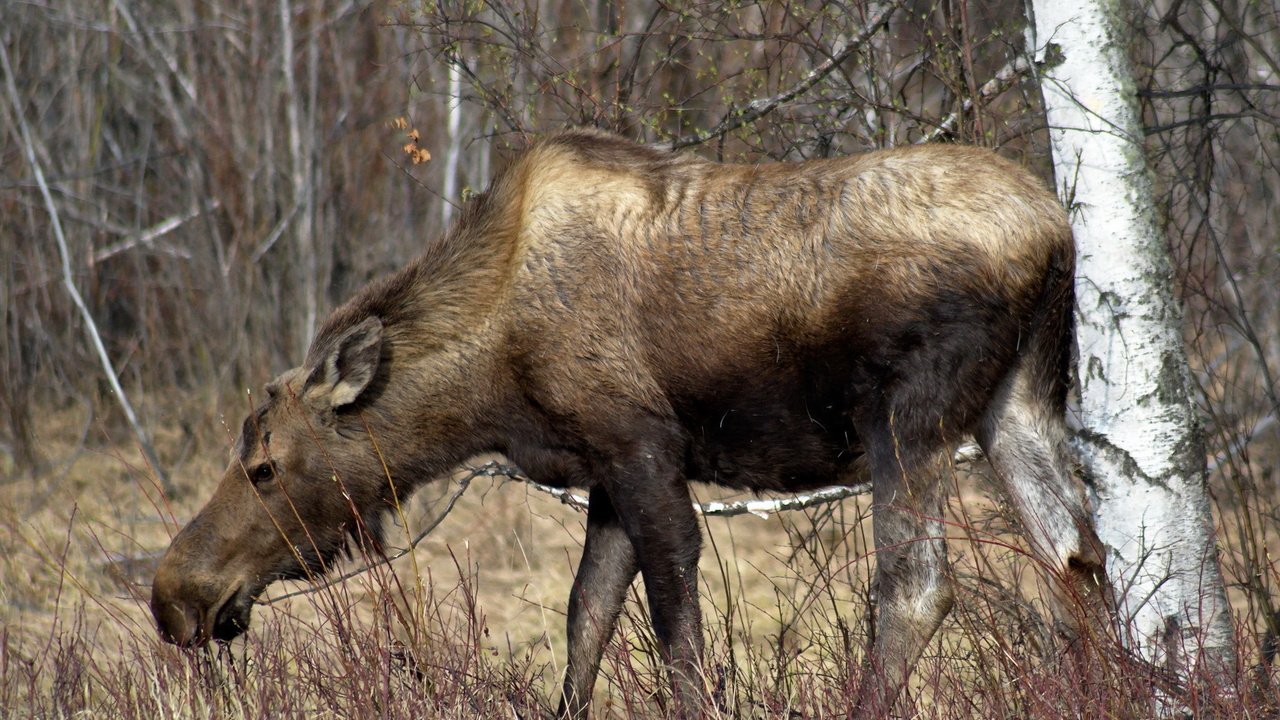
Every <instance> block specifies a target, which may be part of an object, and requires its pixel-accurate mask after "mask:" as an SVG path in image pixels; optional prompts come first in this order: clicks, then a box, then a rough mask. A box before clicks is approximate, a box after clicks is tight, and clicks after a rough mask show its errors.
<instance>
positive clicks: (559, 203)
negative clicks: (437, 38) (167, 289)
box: [151, 129, 1110, 718]
mask: <svg viewBox="0 0 1280 720" xmlns="http://www.w3.org/2000/svg"><path fill="white" fill-rule="evenodd" d="M1074 252H1075V251H1074V247H1073V243H1072V237H1071V231H1070V227H1069V225H1068V223H1067V221H1066V216H1065V213H1064V210H1063V208H1062V207H1061V206H1060V204H1059V203H1058V201H1057V200H1056V198H1055V197H1054V195H1053V194H1052V193H1051V192H1049V191H1048V190H1047V189H1046V188H1045V187H1044V186H1043V185H1042V184H1041V183H1040V182H1039V181H1038V180H1037V179H1036V178H1035V177H1034V176H1033V175H1032V174H1031V173H1029V172H1028V171H1027V170H1025V169H1024V168H1022V167H1020V166H1019V165H1017V164H1016V163H1013V162H1010V161H1008V160H1005V159H1002V158H1001V157H999V156H997V155H996V154H994V153H992V152H990V151H988V150H984V149H978V148H973V147H966V146H960V145H949V144H937V145H924V146H917V147H909V148H899V149H890V150H882V151H876V152H869V153H866V154H860V155H856V156H851V157H845V158H838V159H821V160H810V161H805V162H795V163H785V162H782V163H760V164H723V163H718V162H713V161H709V160H706V159H702V158H699V157H696V156H694V155H690V154H681V153H673V152H670V151H667V150H663V149H659V148H655V147H652V146H644V145H639V144H636V143H633V142H631V141H629V140H627V139H624V138H621V137H618V136H615V135H611V134H607V133H604V132H601V131H595V130H583V129H579V130H568V131H562V132H560V133H557V134H553V135H549V136H546V137H543V138H541V139H539V140H537V141H535V142H533V143H532V144H531V145H530V147H529V148H528V149H527V150H525V151H523V152H522V153H521V154H520V155H518V156H517V157H516V158H514V159H513V160H512V161H511V162H510V163H509V164H508V166H507V167H506V168H505V169H504V170H503V171H501V172H499V173H497V174H496V176H495V178H494V179H493V180H492V182H491V184H490V186H489V188H488V189H487V190H486V192H484V193H483V194H481V195H478V196H477V197H475V198H473V199H472V200H471V201H470V202H469V204H468V206H467V207H466V208H465V209H464V211H463V213H462V215H461V217H460V219H459V220H458V222H456V224H455V225H454V226H453V227H452V228H449V229H448V230H447V231H446V232H445V233H444V234H443V235H441V236H440V237H439V238H438V239H437V240H435V241H434V242H432V243H430V244H428V246H427V247H426V249H425V251H424V252H423V253H422V255H421V256H420V257H418V258H417V259H416V260H414V261H412V262H411V263H409V264H408V265H407V266H406V267H404V268H402V269H400V270H399V271H398V272H396V273H394V274H392V275H391V276H389V277H386V278H383V279H381V280H378V281H375V282H373V283H372V284H370V285H368V286H367V287H365V288H364V289H363V290H361V291H360V292H359V293H358V294H357V295H356V296H355V297H354V298H352V299H351V300H350V301H348V302H347V303H346V304H344V305H342V306H341V307H340V308H338V309H337V310H336V311H335V312H334V313H333V314H332V315H331V316H330V317H328V319H327V320H325V321H324V322H323V324H322V325H321V327H320V328H319V329H318V331H317V334H316V337H315V341H314V342H313V343H312V345H311V346H310V349H309V350H308V352H307V356H306V359H305V361H304V362H303V363H302V365H301V366H299V367H297V368H294V369H292V370H288V371H286V372H284V373H283V374H282V375H280V376H279V377H277V378H276V379H275V380H274V381H272V382H271V383H270V384H269V385H268V386H267V388H266V393H265V400H264V401H263V402H262V403H261V404H260V405H258V406H257V407H256V409H254V410H253V412H252V413H251V414H250V416H249V417H248V418H246V419H245V421H244V425H243V432H242V434H241V436H240V438H239V440H238V441H237V442H236V444H235V447H234V450H233V451H232V457H231V460H230V463H229V465H228V468H227V470H226V472H225V474H224V475H223V477H222V479H221V482H220V483H219V484H218V486H217V488H216V490H215V491H214V493H213V496H212V497H211V498H210V500H209V501H208V504H207V505H206V506H205V507H204V508H203V509H202V510H201V511H200V512H199V514H198V515H197V516H196V517H195V518H194V519H193V520H192V521H191V522H190V524H189V525H187V526H186V527H185V528H184V529H183V530H182V531H181V532H180V533H179V534H178V535H177V536H176V537H175V538H174V540H173V542H172V545H171V546H170V548H169V550H168V552H167V553H166V554H165V556H164V558H163V559H162V561H161V563H160V566H159V568H158V570H157V574H156V577H155V581H154V585H153V587H152V597H151V610H152V612H153V614H154V616H155V620H156V623H157V625H158V628H159V631H160V634H161V635H162V637H163V638H164V639H165V640H167V641H169V642H173V643H176V644H178V645H182V646H198V645H201V644H203V643H206V642H207V641H209V640H210V639H213V640H221V641H226V640H229V639H231V638H234V637H236V636H237V635H239V634H240V633H242V632H244V631H245V629H246V628H247V626H248V624H249V617H250V611H251V608H252V606H253V603H254V601H255V599H256V598H257V597H258V596H259V595H260V594H261V593H262V592H263V591H264V589H265V588H266V587H267V585H268V584H270V583H271V582H273V581H275V580H277V579H288V578H304V577H308V578H309V577H315V576H319V575H321V574H323V573H324V572H325V571H326V570H327V569H329V568H330V567H331V564H332V563H333V561H334V559H335V558H336V557H337V556H339V555H340V554H342V553H343V551H344V549H347V548H349V547H350V543H351V542H352V541H353V538H356V537H357V536H359V535H360V533H365V532H368V533H376V532H377V528H378V527H379V522H378V521H379V518H380V517H381V516H382V514H383V513H384V511H385V510H387V509H388V508H389V507H390V506H391V503H392V502H393V495H398V496H399V497H404V496H405V495H406V494H407V493H409V492H412V491H413V490H414V489H415V488H417V487H419V486H421V485H423V484H425V483H426V482H428V481H431V480H432V479H434V478H439V477H442V476H446V475H447V474H448V473H449V472H450V471H451V470H454V469H456V468H458V467H459V466H461V465H462V464H463V463H465V462H466V461H467V460H468V459H469V458H472V457H474V456H477V455H480V454H484V453H501V454H503V455H505V456H506V457H507V458H508V459H510V460H511V461H512V462H513V463H514V464H515V465H517V466H518V467H519V468H521V469H522V470H523V472H524V473H526V474H527V475H528V477H530V478H532V479H534V480H536V481H537V482H539V483H543V484H546V485H551V486H556V487H570V486H573V487H581V488H584V489H586V490H587V491H588V493H589V509H588V512H587V519H586V540H585V545H584V548H583V551H582V558H581V561H580V563H579V566H578V569H577V574H576V576H575V579H574V582H573V588H572V592H571V594H570V596H569V604H568V661H567V664H566V672H565V677H564V685H563V695H562V697H561V700H560V709H559V713H560V716H562V717H567V718H583V717H586V715H587V710H588V704H589V701H590V698H591V694H592V688H593V686H594V683H595V679H596V675H597V673H598V671H599V666H600V660H601V656H602V653H603V648H604V646H605V644H606V643H607V642H608V640H609V638H610V637H611V635H612V634H613V632H614V629H615V625H616V621H617V619H618V616H619V613H620V610H621V606H622V603H623V599H624V596H625V594H626V592H627V589H628V588H629V586H630V584H631V582H632V581H633V579H634V578H635V576H636V574H637V573H639V574H640V575H642V576H643V578H644V588H645V592H646V593H647V597H648V601H649V607H650V610H651V613H650V614H651V619H652V622H653V628H654V631H655V635H656V637H657V638H658V640H659V644H660V648H661V652H662V654H663V660H664V662H665V663H666V665H667V667H668V669H669V673H668V674H669V680H670V693H671V698H672V704H671V707H672V709H673V713H674V715H676V716H679V717H699V716H701V715H702V714H703V713H704V712H705V711H706V710H707V708H708V707H709V703H710V702H711V698H710V693H709V691H708V690H707V684H706V683H705V682H704V681H705V674H704V672H703V667H702V654H703V637H702V626H701V625H702V621H701V617H700V611H699V605H698V566H697V563H698V557H699V552H700V544H701V533H700V527H699V521H698V518H697V515H696V514H695V511H694V509H693V507H692V505H691V501H690V490H689V481H690V480H702V481H708V482H712V483H717V484H720V485H723V486H728V487H732V488H738V489H746V490H751V491H804V490H807V489H813V488H817V487H821V486H829V485H841V484H851V483H853V482H857V481H860V480H862V479H863V478H867V477H869V478H870V479H871V481H872V483H873V488H874V489H873V491H872V513H873V530H874V538H875V558H876V569H875V587H876V605H877V607H876V618H875V635H874V642H873V643H872V646H871V647H870V648H869V650H868V653H867V657H868V661H867V666H868V668H869V669H873V670H874V673H873V674H872V675H869V676H868V677H874V681H868V682H864V683H863V684H862V685H861V687H860V689H859V690H858V696H857V697H856V698H853V703H854V704H853V707H854V710H853V714H855V715H857V716H859V717H883V716H884V715H886V714H887V713H888V712H889V710H890V708H891V706H892V704H893V702H894V701H895V699H896V697H897V696H898V695H899V694H900V692H901V689H902V687H903V685H904V684H905V682H906V680H907V678H908V675H909V673H910V671H911V669H912V667H913V666H914V665H915V663H916V662H917V661H918V660H919V658H920V656H921V654H922V653H923V651H924V649H925V646H926V644H927V643H928V642H929V640H930V638H931V637H932V636H933V635H934V633H935V631H936V630H937V628H938V627H939V625H940V623H941V622H942V620H943V618H944V616H946V615H947V613H948V612H949V610H950V609H951V607H952V604H953V597H954V590H953V587H952V579H951V577H950V573H949V572H948V567H947V557H946V544H945V536H946V532H945V531H944V524H943V520H942V514H943V504H944V502H945V500H946V486H947V483H946V482H944V481H943V479H942V478H943V476H944V475H945V473H947V472H948V463H949V460H950V458H951V457H952V454H953V452H954V451H955V449H956V448H957V447H958V445H959V444H960V443H962V442H965V441H967V440H968V439H969V438H971V437H972V438H976V440H977V442H978V444H979V445H980V447H981V448H982V450H983V451H984V453H985V455H986V457H987V458H988V459H989V461H990V463H991V466H992V467H993V469H994V472H995V474H996V476H997V477H998V478H1000V480H1001V483H1002V484H1003V486H1004V487H1005V489H1006V491H1007V493H1008V496H1009V498H1010V499H1011V501H1012V504H1013V505H1014V507H1016V508H1017V510H1018V511H1019V512H1020V514H1021V517H1022V520H1023V522H1022V525H1023V526H1024V532H1025V534H1026V536H1027V542H1028V545H1029V547H1030V549H1031V551H1032V552H1034V553H1036V554H1037V557H1039V558H1040V559H1041V560H1042V564H1043V566H1044V567H1045V568H1046V575H1047V576H1048V577H1049V578H1050V580H1051V582H1050V585H1051V587H1052V588H1053V592H1052V593H1051V595H1052V597H1053V600H1054V603H1053V604H1054V606H1055V612H1056V613H1057V616H1058V618H1059V620H1060V621H1061V622H1060V624H1061V626H1062V627H1063V628H1064V632H1065V633H1067V634H1069V635H1071V636H1073V637H1079V636H1080V635H1081V634H1082V633H1086V632H1088V631H1089V629H1090V628H1089V624H1090V623H1091V622H1095V623H1096V621H1091V620H1090V619H1089V618H1090V617H1092V614H1091V613H1089V612H1080V608H1082V607H1083V608H1090V607H1093V608H1103V609H1104V611H1105V608H1106V607H1107V606H1108V601H1107V597H1108V594H1109V592H1110V591H1109V589H1108V586H1107V584H1106V579H1105V573H1104V560H1103V554H1102V552H1101V550H1100V548H1101V545H1100V543H1099V540H1098V537H1097V536H1096V534H1095V532H1094V529H1093V526H1092V524H1091V520H1090V509H1089V506H1088V499H1087V496H1088V493H1087V486H1086V485H1085V484H1084V482H1083V481H1082V480H1081V479H1080V478H1078V477H1076V475H1075V474H1074V472H1073V468H1072V462H1071V455H1070V450H1069V447H1068V445H1067V427H1066V423H1065V418H1064V413H1065V406H1066V399H1067V391H1068V384H1069V372H1070V370H1069V364H1070V361H1071V342H1072V329H1073V314H1072V313H1073V302H1074V287H1073V283H1074V262H1075V255H1074Z"/></svg>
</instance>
